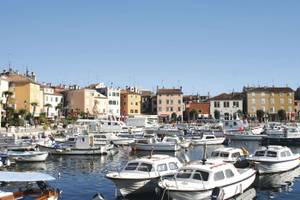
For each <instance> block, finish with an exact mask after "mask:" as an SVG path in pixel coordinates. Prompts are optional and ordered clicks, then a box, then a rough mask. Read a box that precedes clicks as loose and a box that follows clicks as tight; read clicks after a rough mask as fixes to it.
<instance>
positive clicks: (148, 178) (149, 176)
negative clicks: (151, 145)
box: [106, 154, 182, 196]
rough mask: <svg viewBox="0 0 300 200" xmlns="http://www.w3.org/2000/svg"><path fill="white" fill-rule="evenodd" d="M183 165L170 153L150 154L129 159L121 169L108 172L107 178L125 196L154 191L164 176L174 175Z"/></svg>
mask: <svg viewBox="0 0 300 200" xmlns="http://www.w3.org/2000/svg"><path fill="white" fill-rule="evenodd" d="M180 167H182V164H181V162H180V161H179V160H178V159H177V158H175V157H171V156H168V155H159V154H156V155H150V156H145V157H141V158H138V159H134V160H131V161H128V163H127V164H126V165H125V167H124V168H123V169H121V170H119V171H114V172H108V173H107V174H106V178H108V179H110V180H111V181H113V182H114V183H115V184H116V186H117V188H118V189H119V190H120V193H121V194H122V195H123V196H126V195H129V194H141V193H145V192H154V189H155V187H156V186H157V183H158V181H159V180H160V179H161V178H162V177H166V176H173V175H174V174H175V173H176V171H177V170H178V169H179V168H180Z"/></svg>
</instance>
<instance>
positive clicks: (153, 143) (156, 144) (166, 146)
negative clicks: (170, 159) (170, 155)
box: [132, 137, 181, 151]
mask: <svg viewBox="0 0 300 200" xmlns="http://www.w3.org/2000/svg"><path fill="white" fill-rule="evenodd" d="M132 148H133V149H134V150H140V151H152V150H154V151H178V150H180V149H181V146H180V144H178V143H176V142H174V141H159V140H158V138H156V137H152V138H149V139H147V140H137V141H136V142H135V143H134V144H133V145H132Z"/></svg>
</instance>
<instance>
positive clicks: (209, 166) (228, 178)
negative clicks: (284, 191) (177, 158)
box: [158, 161, 256, 200]
mask: <svg viewBox="0 0 300 200" xmlns="http://www.w3.org/2000/svg"><path fill="white" fill-rule="evenodd" d="M255 177H256V171H255V170H253V169H251V168H245V169H237V168H235V167H234V165H233V164H231V163H224V162H210V161H207V162H204V161H192V162H191V163H189V164H188V165H186V166H184V167H182V168H181V169H180V170H179V171H178V172H177V173H176V175H174V177H173V178H167V179H164V180H162V181H160V182H159V184H158V185H159V187H160V188H161V189H162V190H163V191H164V193H165V194H166V195H168V196H169V197H171V198H172V199H181V200H190V199H210V197H211V196H212V193H213V191H214V190H216V189H217V190H218V191H219V194H223V198H221V199H229V198H231V197H234V196H236V195H239V194H242V193H243V192H244V191H245V190H246V189H247V188H249V187H250V186H251V184H252V183H253V182H254V180H255Z"/></svg>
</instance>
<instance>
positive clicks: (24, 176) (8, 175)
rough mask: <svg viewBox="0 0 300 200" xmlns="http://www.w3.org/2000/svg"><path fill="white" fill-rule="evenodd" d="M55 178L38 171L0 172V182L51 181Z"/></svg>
mask: <svg viewBox="0 0 300 200" xmlns="http://www.w3.org/2000/svg"><path fill="white" fill-rule="evenodd" d="M53 180H55V178H54V177H53V176H50V175H48V174H43V173H39V172H0V182H37V181H53Z"/></svg>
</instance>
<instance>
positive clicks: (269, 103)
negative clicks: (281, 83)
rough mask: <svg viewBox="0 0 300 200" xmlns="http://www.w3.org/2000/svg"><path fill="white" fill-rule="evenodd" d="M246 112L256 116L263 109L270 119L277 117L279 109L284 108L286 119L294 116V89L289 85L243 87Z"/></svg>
mask: <svg viewBox="0 0 300 200" xmlns="http://www.w3.org/2000/svg"><path fill="white" fill-rule="evenodd" d="M244 92H245V95H246V106H247V113H248V115H250V116H252V117H256V112H257V110H263V111H264V112H265V114H266V115H267V117H268V118H269V119H270V120H276V119H277V113H278V111H279V110H285V111H286V114H287V118H288V119H293V118H294V117H295V109H294V106H295V102H294V101H295V99H294V91H293V90H292V89H291V88H290V87H245V88H244Z"/></svg>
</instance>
